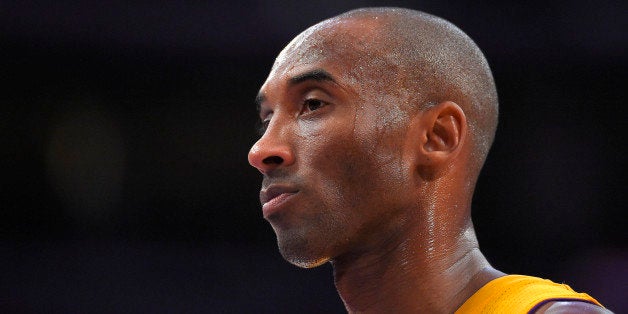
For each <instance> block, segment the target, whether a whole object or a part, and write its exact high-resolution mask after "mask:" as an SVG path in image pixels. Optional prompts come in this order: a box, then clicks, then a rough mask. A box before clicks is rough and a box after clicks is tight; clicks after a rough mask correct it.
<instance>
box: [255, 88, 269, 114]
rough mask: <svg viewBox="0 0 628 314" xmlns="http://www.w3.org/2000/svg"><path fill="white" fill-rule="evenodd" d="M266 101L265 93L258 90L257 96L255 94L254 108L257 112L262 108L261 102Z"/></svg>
mask: <svg viewBox="0 0 628 314" xmlns="http://www.w3.org/2000/svg"><path fill="white" fill-rule="evenodd" d="M265 101H266V95H265V94H264V92H259V93H258V94H257V96H255V108H256V109H257V112H258V113H259V112H260V111H261V110H262V103H263V102H265Z"/></svg>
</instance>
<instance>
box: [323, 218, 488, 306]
mask: <svg viewBox="0 0 628 314" xmlns="http://www.w3.org/2000/svg"><path fill="white" fill-rule="evenodd" d="M425 221H427V222H426V223H427V224H428V225H427V226H426V225H418V226H417V227H416V228H415V231H417V232H415V233H414V235H415V236H412V237H409V238H405V240H403V241H394V240H393V241H387V244H388V247H386V248H385V249H383V250H378V252H375V253H374V252H373V250H370V251H368V252H365V253H362V254H352V255H351V256H344V257H340V258H337V259H335V260H333V261H332V265H333V266H334V279H335V283H336V288H337V289H338V292H339V294H340V296H341V298H342V300H343V301H344V303H345V306H346V308H347V310H348V312H349V313H384V312H390V313H416V312H422V313H423V312H427V313H453V312H454V311H455V310H456V309H457V308H458V307H459V306H460V305H462V303H464V301H465V300H466V299H467V298H469V297H470V296H471V295H472V294H473V293H475V291H477V290H478V289H479V288H480V287H482V286H483V285H484V284H485V283H486V282H488V281H490V280H492V279H494V278H496V277H499V276H500V273H498V272H497V271H495V270H493V269H492V268H491V267H490V265H489V264H488V262H487V261H486V259H485V258H484V256H483V255H482V253H481V252H480V250H479V248H478V243H477V240H476V237H475V233H474V231H473V226H472V224H471V223H470V222H469V223H468V224H467V225H465V227H463V228H461V229H459V231H458V232H456V233H455V234H456V235H455V236H451V235H448V236H444V235H443V234H429V233H430V232H437V233H439V231H434V230H430V228H429V227H430V226H429V219H427V220H425ZM469 221H470V220H469ZM419 230H427V232H426V231H422V232H421V231H419ZM441 232H442V231H441ZM406 235H407V234H406Z"/></svg>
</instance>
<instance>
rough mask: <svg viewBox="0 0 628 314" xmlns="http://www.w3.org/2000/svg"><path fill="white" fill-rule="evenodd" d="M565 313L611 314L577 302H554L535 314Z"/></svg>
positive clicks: (594, 306) (595, 306)
mask: <svg viewBox="0 0 628 314" xmlns="http://www.w3.org/2000/svg"><path fill="white" fill-rule="evenodd" d="M566 313H582V314H588V313H591V314H598V313H599V314H609V313H610V314H612V313H613V312H611V311H609V310H607V309H605V308H603V307H599V306H597V305H595V304H591V303H587V302H579V301H556V302H548V303H547V304H545V305H543V306H542V307H540V308H539V309H538V310H537V311H536V312H535V314H566Z"/></svg>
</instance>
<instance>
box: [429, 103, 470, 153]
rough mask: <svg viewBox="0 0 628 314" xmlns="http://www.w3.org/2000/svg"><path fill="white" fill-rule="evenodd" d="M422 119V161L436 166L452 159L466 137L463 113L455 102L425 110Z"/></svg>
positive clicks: (465, 122)
mask: <svg viewBox="0 0 628 314" xmlns="http://www.w3.org/2000/svg"><path fill="white" fill-rule="evenodd" d="M423 117H424V121H423V123H424V124H423V125H424V126H425V129H424V132H425V133H424V138H423V139H424V141H423V143H422V147H421V149H420V151H421V154H422V155H424V156H423V157H424V158H422V160H423V161H424V162H425V163H426V165H427V164H431V165H436V164H440V163H447V161H449V160H452V159H454V158H455V157H456V156H457V154H458V152H459V151H460V149H461V147H462V143H463V142H464V139H465V137H466V127H467V121H466V116H465V114H464V111H462V109H461V108H460V106H458V105H457V104H456V103H455V102H452V101H445V102H442V103H439V104H438V105H436V106H434V107H431V108H429V109H427V110H426V112H425V114H424V116H423Z"/></svg>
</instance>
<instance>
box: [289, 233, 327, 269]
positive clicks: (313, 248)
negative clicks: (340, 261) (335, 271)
mask: <svg viewBox="0 0 628 314" xmlns="http://www.w3.org/2000/svg"><path fill="white" fill-rule="evenodd" d="M286 238H287V239H286ZM277 244H278V246H279V252H280V253H281V256H283V258H284V259H285V260H286V261H288V262H289V263H290V264H293V265H295V266H298V267H301V268H314V267H318V266H320V265H322V264H325V263H326V262H328V261H329V260H330V259H331V258H330V257H329V256H327V255H326V254H323V252H324V250H325V247H321V246H317V245H312V243H311V242H310V241H308V240H307V239H302V238H299V237H294V236H292V237H291V236H285V237H280V236H279V235H278V236H277Z"/></svg>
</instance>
